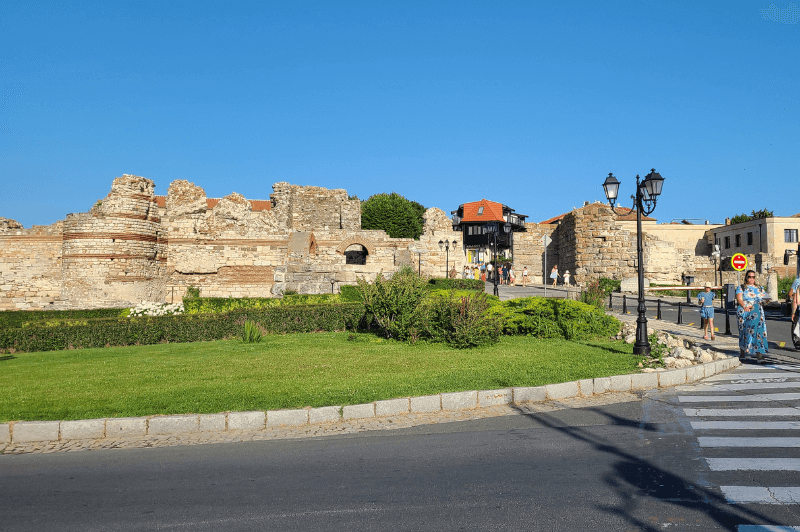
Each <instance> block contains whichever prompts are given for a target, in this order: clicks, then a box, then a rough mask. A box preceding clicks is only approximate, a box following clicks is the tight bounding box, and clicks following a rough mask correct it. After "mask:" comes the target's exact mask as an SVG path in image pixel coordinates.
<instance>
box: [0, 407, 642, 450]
mask: <svg viewBox="0 0 800 532" xmlns="http://www.w3.org/2000/svg"><path fill="white" fill-rule="evenodd" d="M640 399H641V395H640V394H637V393H635V392H619V393H609V394H604V395H595V396H590V397H574V398H568V399H562V400H559V401H546V402H542V403H526V404H521V405H513V404H508V405H496V406H490V407H486V408H476V409H473V410H461V411H440V412H434V413H430V414H404V415H397V416H388V417H381V418H370V419H354V420H347V421H339V422H327V423H318V424H315V425H305V426H298V427H277V428H267V429H259V430H249V431H247V430H232V431H226V432H209V433H194V434H182V435H171V436H145V437H140V438H97V439H76V440H67V441H49V442H28V443H12V444H0V453H2V454H27V453H58V452H74V451H94V450H99V449H142V448H149V447H170V446H175V445H201V444H208V443H233V442H245V441H264V440H290V439H299V438H316V437H320V436H336V435H343V434H357V433H360V432H367V431H376V430H393V429H401V428H408V427H416V426H420V425H435V424H439V423H452V422H456V421H470V420H475V419H485V418H490V417H500V416H523V415H528V414H535V413H539V412H552V411H555V410H562V409H565V408H586V407H592V406H601V405H607V404H614V403H622V402H630V401H639V400H640Z"/></svg>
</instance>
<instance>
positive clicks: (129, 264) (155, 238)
mask: <svg viewBox="0 0 800 532" xmlns="http://www.w3.org/2000/svg"><path fill="white" fill-rule="evenodd" d="M154 189H155V185H154V184H153V182H152V181H151V180H149V179H145V178H143V177H139V176H133V175H128V174H125V175H123V176H122V177H118V178H116V179H115V180H114V183H113V184H112V187H111V192H110V193H109V194H108V196H107V197H106V198H105V199H104V200H102V201H101V202H98V204H97V205H95V207H93V208H92V209H91V210H90V211H89V212H88V213H82V214H70V215H68V216H67V219H66V221H65V222H64V232H63V237H62V238H63V240H62V261H61V277H62V279H63V285H62V290H61V298H62V300H64V304H65V305H67V306H72V307H84V308H85V307H92V306H128V305H133V304H136V303H138V302H141V301H160V300H163V298H164V289H165V281H166V276H165V274H166V268H165V263H166V241H165V240H164V239H163V238H162V233H161V220H160V218H159V216H158V207H157V205H156V201H155V197H154V196H153V192H154Z"/></svg>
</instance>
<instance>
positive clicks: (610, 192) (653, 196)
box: [603, 168, 664, 355]
mask: <svg viewBox="0 0 800 532" xmlns="http://www.w3.org/2000/svg"><path fill="white" fill-rule="evenodd" d="M639 179H640V178H639V176H638V175H637V176H636V195H635V196H631V199H632V200H633V206H634V208H635V209H636V252H637V254H638V256H637V260H636V266H637V269H638V274H639V307H638V309H637V310H638V312H639V317H638V318H636V343H635V344H633V353H634V354H635V355H649V354H650V342H649V341H648V340H647V316H645V312H646V311H647V307H645V304H644V266H643V264H642V255H643V253H644V249H643V246H642V213H644V215H645V216H647V215H648V214H651V213H652V212H653V211H654V210H655V208H656V201H657V200H658V196H660V195H661V187H662V186H663V185H664V178H663V177H661V175H660V174H659V173H658V172H656V169H655V168H652V169H651V170H650V173H649V174H647V175H646V176H645V178H644V181H642V182H639ZM603 189H604V190H605V192H606V198H608V202H609V203H610V204H611V210H612V211H614V213H615V214H620V213H618V212H617V211H616V209H614V203H615V202H616V201H617V193H618V192H619V181H617V178H616V177H614V174H608V177H607V178H606V180H605V182H604V183H603Z"/></svg>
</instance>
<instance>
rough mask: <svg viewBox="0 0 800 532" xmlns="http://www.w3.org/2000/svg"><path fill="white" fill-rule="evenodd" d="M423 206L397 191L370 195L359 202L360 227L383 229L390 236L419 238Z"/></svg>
mask: <svg viewBox="0 0 800 532" xmlns="http://www.w3.org/2000/svg"><path fill="white" fill-rule="evenodd" d="M424 212H425V207H423V206H422V205H420V204H419V203H417V202H416V201H411V200H408V199H406V198H404V197H403V196H401V195H400V194H398V193H397V192H392V193H391V194H386V193H381V194H375V195H374V196H370V197H369V198H368V199H367V200H366V201H363V202H361V229H383V230H384V231H386V234H388V235H389V236H390V237H392V238H413V239H415V240H416V239H419V235H421V234H422V215H423V213H424Z"/></svg>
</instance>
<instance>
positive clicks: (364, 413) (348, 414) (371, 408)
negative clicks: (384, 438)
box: [342, 403, 375, 419]
mask: <svg viewBox="0 0 800 532" xmlns="http://www.w3.org/2000/svg"><path fill="white" fill-rule="evenodd" d="M370 417H375V404H374V403H368V404H364V405H347V406H345V407H344V408H342V419H364V418H370Z"/></svg>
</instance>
